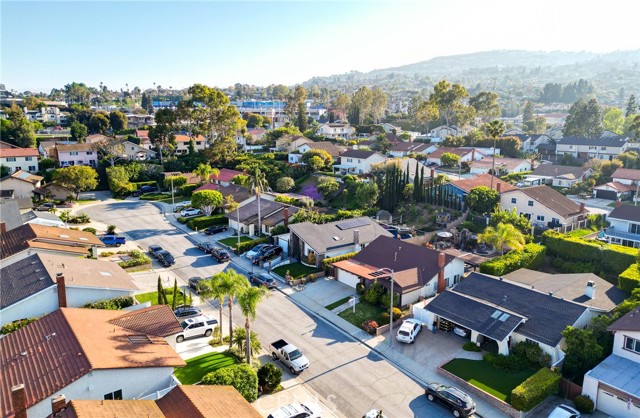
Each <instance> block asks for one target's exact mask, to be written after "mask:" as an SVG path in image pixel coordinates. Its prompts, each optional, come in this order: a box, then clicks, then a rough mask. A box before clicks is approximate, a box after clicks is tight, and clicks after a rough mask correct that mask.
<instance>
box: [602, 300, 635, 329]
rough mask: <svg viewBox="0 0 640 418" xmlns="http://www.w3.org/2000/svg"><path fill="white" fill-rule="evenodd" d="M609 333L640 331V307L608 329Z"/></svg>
mask: <svg viewBox="0 0 640 418" xmlns="http://www.w3.org/2000/svg"><path fill="white" fill-rule="evenodd" d="M607 329H608V330H609V331H640V306H639V307H637V308H635V309H634V310H632V311H631V312H628V313H627V314H626V315H625V316H623V317H622V318H620V319H618V320H617V321H616V322H614V323H613V324H611V325H609V327H608V328H607Z"/></svg>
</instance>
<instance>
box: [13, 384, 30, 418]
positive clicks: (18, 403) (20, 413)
mask: <svg viewBox="0 0 640 418" xmlns="http://www.w3.org/2000/svg"><path fill="white" fill-rule="evenodd" d="M11 403H12V404H13V416H14V417H15V418H27V394H26V392H25V390H24V384H22V383H20V384H19V385H15V386H12V387H11Z"/></svg>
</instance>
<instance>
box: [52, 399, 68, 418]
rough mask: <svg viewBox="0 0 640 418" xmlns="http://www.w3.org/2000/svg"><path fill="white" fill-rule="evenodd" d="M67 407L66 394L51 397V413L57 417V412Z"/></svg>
mask: <svg viewBox="0 0 640 418" xmlns="http://www.w3.org/2000/svg"><path fill="white" fill-rule="evenodd" d="M66 407H67V399H66V398H65V396H64V395H58V396H56V397H53V398H51V414H52V415H53V416H54V417H55V416H56V414H58V413H60V412H62V411H64V410H65V409H66Z"/></svg>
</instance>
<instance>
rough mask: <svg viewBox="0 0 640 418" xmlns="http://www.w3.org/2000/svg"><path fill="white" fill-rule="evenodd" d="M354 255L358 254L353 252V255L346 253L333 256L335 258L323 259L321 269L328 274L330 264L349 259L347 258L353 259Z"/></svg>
mask: <svg viewBox="0 0 640 418" xmlns="http://www.w3.org/2000/svg"><path fill="white" fill-rule="evenodd" d="M356 254H358V253H357V252H353V253H347V254H342V255H338V256H335V257H329V258H325V259H324V260H322V268H323V269H324V270H325V271H326V272H329V269H330V268H331V264H332V263H337V262H338V261H342V260H346V259H349V258H351V257H353V256H354V255H356Z"/></svg>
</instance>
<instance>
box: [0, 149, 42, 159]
mask: <svg viewBox="0 0 640 418" xmlns="http://www.w3.org/2000/svg"><path fill="white" fill-rule="evenodd" d="M38 155H39V153H38V150H37V149H36V148H0V158H7V157H37V156H38Z"/></svg>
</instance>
